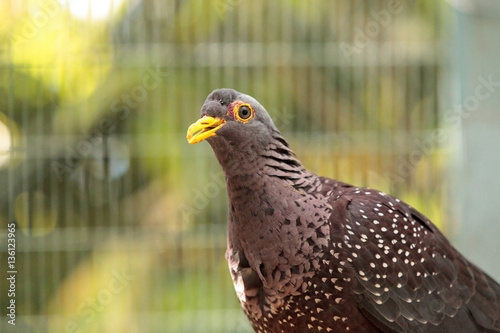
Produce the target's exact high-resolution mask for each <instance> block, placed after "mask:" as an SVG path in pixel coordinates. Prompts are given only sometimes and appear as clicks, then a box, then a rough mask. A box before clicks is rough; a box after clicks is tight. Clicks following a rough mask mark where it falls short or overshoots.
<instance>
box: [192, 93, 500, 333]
mask: <svg viewBox="0 0 500 333" xmlns="http://www.w3.org/2000/svg"><path fill="white" fill-rule="evenodd" d="M201 115H202V118H201V119H200V120H199V121H198V122H196V123H195V124H193V125H192V126H191V127H190V129H189V130H188V141H189V142H190V143H197V142H199V141H202V140H205V139H206V140H207V141H208V142H209V143H210V145H211V146H212V148H213V150H214V152H215V155H216V157H217V159H218V161H219V163H220V165H221V166H222V168H223V171H224V173H225V177H226V183H227V192H228V197H229V214H228V239H227V252H226V259H227V261H228V264H229V270H230V273H231V276H232V279H233V283H234V287H235V291H236V294H237V296H238V299H239V300H240V303H241V306H242V308H243V310H244V311H245V313H246V315H247V317H248V318H249V320H250V322H251V323H252V326H253V328H254V330H255V331H256V332H368V333H370V332H500V286H499V285H498V284H497V283H496V282H495V281H493V280H492V279H491V278H490V277H489V276H487V275H486V274H485V273H484V272H482V271H481V270H480V269H479V268H477V267H476V266H474V265H473V264H471V263H470V262H468V261H467V260H466V259H465V258H464V257H463V256H462V255H461V254H460V253H459V252H458V251H457V250H456V249H454V248H453V247H452V245H451V244H450V243H449V242H448V241H447V240H446V238H445V237H444V236H443V235H442V234H441V233H440V232H439V230H438V229H437V228H436V227H435V226H434V225H433V224H432V223H431V222H430V221H429V220H428V219H427V218H426V217H425V216H424V215H422V214H421V213H419V212H418V211H416V210H415V209H414V208H412V207H411V206H409V205H408V204H406V203H404V202H402V201H400V200H399V199H397V198H394V197H392V196H390V195H387V194H384V193H382V192H380V191H376V190H373V189H367V188H358V187H355V186H352V185H349V184H346V183H342V182H339V181H336V180H332V179H328V178H325V177H320V176H317V175H315V174H313V173H311V172H309V171H307V170H306V169H304V168H303V166H302V164H301V163H300V161H299V160H298V159H297V158H296V156H295V154H294V153H293V151H292V150H291V149H290V147H289V146H288V144H287V142H286V141H285V139H284V138H283V136H282V135H281V134H280V132H279V131H278V130H277V128H276V127H275V126H274V124H273V122H272V120H271V118H270V117H269V115H268V114H267V112H266V111H265V109H264V108H263V107H262V106H261V105H260V104H259V103H258V102H257V101H256V100H255V99H253V98H252V97H250V96H248V95H244V94H241V93H239V92H237V91H234V90H231V89H219V90H215V91H214V92H212V93H211V94H210V95H209V96H208V97H207V100H206V101H205V104H204V105H203V107H202V109H201Z"/></svg>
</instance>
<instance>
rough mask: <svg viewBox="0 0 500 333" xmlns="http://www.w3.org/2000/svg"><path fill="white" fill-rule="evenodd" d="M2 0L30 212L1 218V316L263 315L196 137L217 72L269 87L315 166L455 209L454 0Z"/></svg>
mask: <svg viewBox="0 0 500 333" xmlns="http://www.w3.org/2000/svg"><path fill="white" fill-rule="evenodd" d="M83 4H84V5H83ZM0 8H1V9H2V10H1V11H0V16H1V18H2V20H3V21H4V24H3V25H2V26H0V34H1V36H2V37H3V38H2V42H1V44H0V45H1V52H0V54H1V67H0V79H1V85H0V96H1V98H0V207H1V210H0V221H2V226H11V225H15V228H16V229H15V232H14V233H10V232H9V231H8V229H7V228H5V227H2V229H1V231H0V245H1V248H2V255H1V267H2V273H1V276H2V279H1V280H0V285H1V290H2V295H1V296H0V306H1V308H2V309H3V310H2V317H3V318H2V320H1V322H0V327H1V331H2V332H4V331H8V330H12V331H16V332H110V331H113V332H165V331H167V332H250V331H251V329H250V326H249V325H248V324H247V322H246V319H245V317H244V314H243V312H242V311H241V310H240V309H239V304H238V302H237V299H236V297H235V295H234V290H233V287H232V283H231V281H230V277H229V274H228V270H227V267H226V263H225V260H224V252H225V246H226V245H225V244H226V243H225V242H226V240H225V232H226V231H225V230H226V218H227V216H226V209H227V208H226V206H227V199H226V194H225V182H224V178H223V175H222V172H221V170H220V168H219V166H218V165H217V162H216V160H215V158H214V157H213V153H212V151H211V149H210V148H209V147H208V145H206V144H200V145H196V146H189V145H188V143H187V142H186V139H185V133H186V129H187V126H188V125H189V124H191V123H192V122H193V121H195V120H196V119H197V118H198V115H199V109H200V107H201V105H202V103H203V101H204V99H205V97H206V95H208V93H210V91H212V90H213V89H216V88H220V87H231V88H234V89H236V90H239V91H242V92H245V93H248V94H250V95H252V96H254V97H255V98H256V99H258V100H259V101H260V102H261V103H262V104H263V105H264V106H265V107H266V108H267V110H268V111H269V113H270V114H271V117H272V118H273V119H274V121H275V123H276V125H277V126H278V128H279V129H280V130H282V132H283V133H284V136H285V137H286V138H287V140H288V141H289V142H290V145H291V147H292V148H293V149H294V150H295V152H296V153H297V156H298V157H299V159H301V161H302V162H303V164H304V165H305V166H306V167H307V168H308V169H310V170H311V171H313V172H315V173H318V174H321V175H325V176H329V177H332V178H336V179H340V180H343V181H346V182H351V183H355V184H356V185H360V186H370V187H375V188H378V189H381V190H384V191H387V192H390V193H392V194H394V195H398V196H400V197H401V198H402V199H405V200H407V201H409V202H410V203H411V204H413V205H414V206H416V207H417V208H418V209H420V210H421V211H422V212H424V213H425V214H426V215H428V216H429V217H431V219H432V220H434V221H435V223H436V224H438V226H439V227H441V228H442V229H443V230H445V231H446V230H447V228H449V227H450V223H452V221H450V220H449V219H447V218H446V216H448V215H446V214H445V213H446V211H445V208H444V207H446V203H447V200H448V197H447V192H446V186H447V185H448V179H447V174H448V161H449V160H448V147H447V145H446V142H444V141H442V140H441V139H440V137H439V136H438V134H439V133H441V132H439V130H440V129H443V123H442V119H443V118H442V113H441V112H442V105H443V104H445V102H446V99H448V98H449V90H450V87H449V85H448V84H447V82H448V81H446V80H444V79H443V78H445V77H446V75H447V72H448V70H449V67H448V65H447V64H449V55H448V54H447V51H446V50H448V49H449V43H450V42H449V30H450V25H451V22H450V19H449V11H450V8H449V6H448V4H447V3H445V2H444V1H430V0H429V1H427V0H425V1H418V2H417V1H394V0H383V1H347V0H345V1H340V0H339V1H320V0H315V1H276V2H266V1H262V0H258V1H246V0H220V1H204V0H195V1H187V0H186V1H156V0H144V1H129V2H127V1H114V2H113V1H110V2H96V1H88V2H77V1H56V0H46V1H43V0H41V1H24V2H14V1H7V2H5V1H4V2H2V4H1V5H0ZM103 13H104V14H103ZM445 125H447V124H445ZM437 184H439V185H437ZM9 233H10V234H13V235H14V236H9ZM9 237H10V238H14V239H15V256H14V255H10V254H9V253H8V252H7V247H8V243H9V241H8V240H9V239H10V238H9ZM14 257H15V259H14V261H13V260H12V258H14ZM11 264H13V266H12V267H11V268H9V265H11ZM8 271H15V272H16V273H12V274H13V275H15V297H8V296H7V293H6V292H5V291H6V290H9V288H10V287H11V284H10V281H9V280H7V279H6V277H8V276H10V275H11V273H8ZM12 299H14V300H15V313H16V316H15V323H16V325H15V326H12V325H11V324H9V323H8V322H7V320H6V319H5V318H7V319H8V317H7V316H6V314H8V313H9V311H10V310H9V309H8V306H10V304H11V303H10V302H11V300H12ZM6 309H7V310H6ZM6 312H7V313H6Z"/></svg>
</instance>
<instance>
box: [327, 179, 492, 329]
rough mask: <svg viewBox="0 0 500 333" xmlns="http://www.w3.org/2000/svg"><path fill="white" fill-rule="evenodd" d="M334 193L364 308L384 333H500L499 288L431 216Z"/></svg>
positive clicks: (359, 193)
mask: <svg viewBox="0 0 500 333" xmlns="http://www.w3.org/2000/svg"><path fill="white" fill-rule="evenodd" d="M333 192H334V193H333V194H332V197H331V203H332V207H333V214H332V216H331V218H330V219H331V222H332V225H335V228H333V229H334V230H336V231H335V232H340V233H341V234H343V238H344V239H343V241H344V244H345V247H344V249H345V250H346V251H347V252H348V261H349V263H350V265H351V266H352V268H353V269H354V271H355V276H356V279H357V282H358V283H357V286H356V287H355V289H354V292H355V294H356V299H357V302H358V307H359V308H360V310H361V311H362V312H363V313H364V314H365V316H366V317H367V318H369V319H370V320H371V321H372V322H373V323H374V324H375V325H377V326H378V327H379V328H380V329H381V330H382V331H384V332H496V331H500V286H499V285H498V284H497V283H496V282H495V281H493V280H492V279H491V278H490V277H488V276H487V275H486V274H485V273H483V272H482V271H481V270H480V269H478V268H477V267H476V266H474V265H472V264H471V263H469V262H468V261H467V260H466V259H465V258H464V257H463V256H462V255H461V254H460V253H459V252H458V251H457V250H456V249H455V248H453V247H452V246H451V244H450V243H449V242H448V241H447V240H446V238H445V237H444V236H443V235H442V234H441V233H440V232H439V230H438V229H437V228H436V227H435V226H434V225H433V224H432V223H431V222H430V221H429V220H428V219H427V218H426V217H425V216H423V215H422V214H420V213H419V212H418V211H416V210H415V209H413V208H412V207H410V206H409V205H407V204H406V203H404V202H401V201H400V200H398V199H396V198H394V197H391V196H389V195H386V194H384V193H381V192H379V191H376V190H371V189H363V188H353V187H352V188H346V189H342V192H341V193H340V194H339V193H335V191H333ZM339 212H342V214H339ZM340 219H342V220H340ZM336 236H338V235H336Z"/></svg>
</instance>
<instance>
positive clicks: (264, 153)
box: [211, 131, 318, 192]
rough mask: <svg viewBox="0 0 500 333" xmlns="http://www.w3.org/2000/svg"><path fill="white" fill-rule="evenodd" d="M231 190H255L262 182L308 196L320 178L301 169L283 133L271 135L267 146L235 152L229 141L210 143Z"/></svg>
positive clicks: (255, 146)
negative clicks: (304, 193)
mask: <svg viewBox="0 0 500 333" xmlns="http://www.w3.org/2000/svg"><path fill="white" fill-rule="evenodd" d="M211 145H212V148H213V150H214V152H215V155H216V157H217V159H218V161H219V164H220V165H221V167H222V169H223V171H224V174H225V176H226V181H227V183H228V191H229V190H237V189H238V188H245V189H250V190H255V189H257V188H258V187H260V186H261V185H262V183H263V182H266V183H268V182H271V183H279V184H282V185H284V186H290V187H293V188H294V189H296V190H301V191H306V192H308V191H309V189H310V188H311V186H312V185H313V183H315V182H317V180H318V177H317V176H316V175H314V174H312V173H310V172H309V171H307V170H306V169H304V167H303V166H302V164H301V162H300V161H299V160H298V159H297V158H296V156H295V153H294V152H293V151H292V150H291V149H290V147H289V145H288V143H287V142H286V141H285V139H284V138H283V136H282V135H281V133H279V132H278V131H273V132H272V140H270V141H269V142H268V143H267V145H265V146H261V145H260V144H259V143H255V144H248V145H245V146H244V147H242V148H241V147H240V148H235V147H233V146H231V145H230V144H228V143H227V142H226V141H223V140H220V141H217V142H212V143H211Z"/></svg>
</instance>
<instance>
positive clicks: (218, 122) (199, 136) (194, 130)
mask: <svg viewBox="0 0 500 333" xmlns="http://www.w3.org/2000/svg"><path fill="white" fill-rule="evenodd" d="M225 123H226V121H225V120H224V119H219V118H213V117H209V116H204V117H203V118H200V119H199V120H198V121H197V122H195V123H194V124H192V125H191V126H189V128H188V130H187V140H188V142H189V143H190V144H194V143H198V142H201V141H203V140H205V139H206V138H209V137H211V136H214V135H216V134H215V132H216V131H217V130H218V129H219V128H221V127H222V126H223V125H224V124H225Z"/></svg>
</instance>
